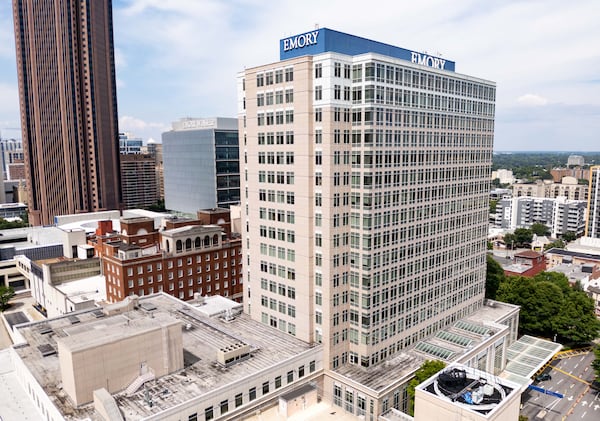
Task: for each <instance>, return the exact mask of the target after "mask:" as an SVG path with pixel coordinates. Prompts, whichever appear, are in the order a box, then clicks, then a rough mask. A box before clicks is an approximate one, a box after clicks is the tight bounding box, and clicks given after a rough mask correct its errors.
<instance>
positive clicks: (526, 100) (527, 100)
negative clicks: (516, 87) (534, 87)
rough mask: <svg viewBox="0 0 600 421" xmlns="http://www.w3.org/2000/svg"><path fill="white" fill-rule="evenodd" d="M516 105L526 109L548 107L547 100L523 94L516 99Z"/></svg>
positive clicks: (538, 96) (534, 95)
mask: <svg viewBox="0 0 600 421" xmlns="http://www.w3.org/2000/svg"><path fill="white" fill-rule="evenodd" d="M517 103H518V104H520V105H525V106H527V107H540V106H544V105H548V99H547V98H544V97H543V96H540V95H536V94H525V95H521V96H520V97H518V98H517Z"/></svg>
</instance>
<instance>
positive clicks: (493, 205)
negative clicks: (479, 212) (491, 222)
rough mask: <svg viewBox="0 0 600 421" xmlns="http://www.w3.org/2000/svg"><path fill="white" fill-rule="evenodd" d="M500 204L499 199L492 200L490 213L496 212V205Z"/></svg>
mask: <svg viewBox="0 0 600 421" xmlns="http://www.w3.org/2000/svg"><path fill="white" fill-rule="evenodd" d="M497 205H498V201H497V200H490V214H492V215H493V214H495V213H496V206H497Z"/></svg>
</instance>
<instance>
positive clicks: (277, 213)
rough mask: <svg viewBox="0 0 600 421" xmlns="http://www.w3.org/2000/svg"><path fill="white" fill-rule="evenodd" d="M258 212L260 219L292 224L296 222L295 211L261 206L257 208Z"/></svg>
mask: <svg viewBox="0 0 600 421" xmlns="http://www.w3.org/2000/svg"><path fill="white" fill-rule="evenodd" d="M258 214H259V218H260V219H266V220H269V221H277V222H287V223H288V224H294V223H295V222H296V213H295V212H294V211H284V210H281V209H273V208H263V207H261V208H259V210H258Z"/></svg>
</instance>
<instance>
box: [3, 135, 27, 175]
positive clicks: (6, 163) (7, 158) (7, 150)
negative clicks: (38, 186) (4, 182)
mask: <svg viewBox="0 0 600 421" xmlns="http://www.w3.org/2000/svg"><path fill="white" fill-rule="evenodd" d="M0 153H1V154H2V155H1V157H2V170H3V171H4V178H5V179H8V180H20V178H18V176H19V175H20V174H19V173H18V172H15V171H14V170H12V171H11V168H17V167H18V166H22V164H23V160H24V156H23V142H22V141H20V140H16V139H2V138H1V137H0ZM11 166H12V167H11ZM15 176H16V177H15ZM21 178H25V177H21Z"/></svg>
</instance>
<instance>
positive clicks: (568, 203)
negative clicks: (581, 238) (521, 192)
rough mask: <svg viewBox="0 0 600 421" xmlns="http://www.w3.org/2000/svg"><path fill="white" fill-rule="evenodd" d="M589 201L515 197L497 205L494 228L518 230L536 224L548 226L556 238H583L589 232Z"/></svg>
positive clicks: (501, 201) (503, 200) (562, 198)
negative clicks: (571, 236) (587, 222)
mask: <svg viewBox="0 0 600 421" xmlns="http://www.w3.org/2000/svg"><path fill="white" fill-rule="evenodd" d="M585 207H586V202H585V201H583V200H568V199H566V198H564V197H557V198H555V199H550V198H541V197H513V198H512V199H508V198H507V199H502V200H500V201H499V202H498V203H497V204H496V214H495V218H494V226H495V227H496V228H503V229H508V230H514V229H515V228H530V227H531V226H532V225H533V224H535V223H539V224H544V225H546V226H547V227H548V228H549V229H550V234H551V235H552V236H553V237H555V238H556V237H558V236H559V235H562V234H566V233H567V232H572V233H575V234H577V235H582V234H583V232H584V230H585V221H586V209H585Z"/></svg>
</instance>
